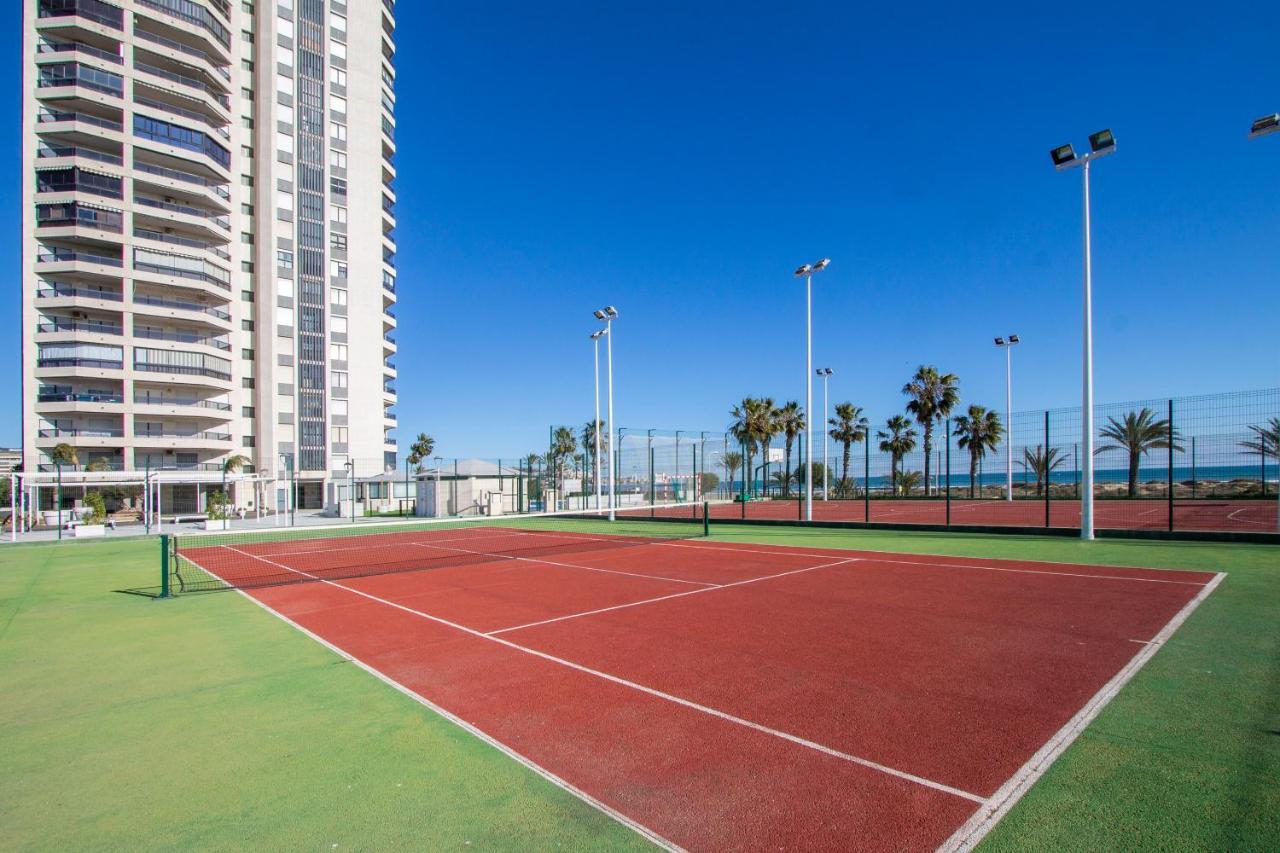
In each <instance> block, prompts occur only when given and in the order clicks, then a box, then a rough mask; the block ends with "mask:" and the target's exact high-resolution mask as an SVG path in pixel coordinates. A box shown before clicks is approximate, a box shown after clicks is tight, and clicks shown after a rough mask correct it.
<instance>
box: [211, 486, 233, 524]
mask: <svg viewBox="0 0 1280 853" xmlns="http://www.w3.org/2000/svg"><path fill="white" fill-rule="evenodd" d="M205 507H206V509H205V515H207V516H209V520H210V521H226V520H227V519H228V518H230V517H231V510H230V507H229V505H228V503H227V496H226V495H225V494H223V493H222V491H221V490H218V491H216V492H210V493H209V498H208V500H207V501H206V502H205Z"/></svg>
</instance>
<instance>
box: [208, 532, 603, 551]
mask: <svg viewBox="0 0 1280 853" xmlns="http://www.w3.org/2000/svg"><path fill="white" fill-rule="evenodd" d="M499 529H501V528H493V527H486V528H484V530H485V531H488V532H489V533H491V534H492V532H493V531H494V530H499ZM530 532H532V531H525V530H502V533H504V534H506V533H530ZM539 532H540V531H539ZM353 535H357V536H369V535H374V536H412V535H414V534H413V532H411V531H404V532H401V533H377V534H367V533H361V534H353ZM542 535H547V536H554V535H555V534H553V533H551V534H542ZM482 538H484V537H482V536H480V535H478V534H475V535H471V536H451V537H448V538H444V539H435V538H433V539H432V540H431V542H433V543H435V542H474V541H475V540H476V539H482ZM561 538H568V537H561ZM302 541H311V542H320V541H322V540H319V539H312V540H302ZM333 541H341V540H340V539H339V540H333ZM591 541H593V542H606V541H609V540H606V539H592V540H591ZM614 541H616V540H614ZM245 544H247V545H272V544H275V543H273V542H270V541H264V542H248V543H245ZM419 544H424V543H420V542H413V541H406V540H398V541H396V542H385V543H381V544H370V543H368V542H366V543H365V544H363V545H351V546H348V547H346V548H310V549H307V550H305V551H276V552H274V553H272V554H271V555H270V556H272V557H298V556H305V555H307V554H329V553H336V552H338V551H369V550H375V549H379V548H395V547H399V546H401V545H419ZM195 547H197V548H225V547H227V546H225V545H221V544H218V545H197V546H195Z"/></svg>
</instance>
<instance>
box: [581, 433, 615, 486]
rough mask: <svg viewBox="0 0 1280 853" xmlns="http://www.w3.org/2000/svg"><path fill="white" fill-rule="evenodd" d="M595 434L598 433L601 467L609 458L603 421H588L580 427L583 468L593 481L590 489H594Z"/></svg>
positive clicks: (607, 440) (606, 434)
mask: <svg viewBox="0 0 1280 853" xmlns="http://www.w3.org/2000/svg"><path fill="white" fill-rule="evenodd" d="M597 432H599V433H600V462H601V465H603V464H604V460H606V459H608V458H609V432H608V430H606V429H605V425H604V421H596V420H590V421H587V422H586V423H585V424H583V425H582V452H583V454H584V455H585V456H586V464H585V467H586V469H587V471H588V473H590V474H591V477H592V479H593V482H592V488H595V483H594V478H595V466H596V433H597Z"/></svg>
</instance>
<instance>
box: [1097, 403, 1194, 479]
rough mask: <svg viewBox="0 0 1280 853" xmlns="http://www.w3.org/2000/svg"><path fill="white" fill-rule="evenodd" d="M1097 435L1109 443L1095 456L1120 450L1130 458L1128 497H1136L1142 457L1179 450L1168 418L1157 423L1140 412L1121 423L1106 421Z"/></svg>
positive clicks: (1150, 414)
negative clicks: (1162, 451) (1156, 452)
mask: <svg viewBox="0 0 1280 853" xmlns="http://www.w3.org/2000/svg"><path fill="white" fill-rule="evenodd" d="M1098 435H1100V436H1102V437H1103V438H1106V439H1110V441H1111V443H1110V444H1104V445H1102V446H1101V447H1099V448H1098V449H1097V450H1095V451H1094V453H1105V452H1106V451H1108V450H1123V451H1125V452H1126V453H1128V454H1129V497H1131V498H1133V497H1137V495H1138V466H1139V464H1140V463H1141V462H1142V457H1143V456H1144V455H1146V454H1147V453H1149V452H1150V451H1152V450H1182V445H1181V444H1180V443H1179V441H1180V439H1181V436H1180V435H1179V434H1178V430H1177V429H1175V428H1173V427H1171V426H1170V424H1169V420H1168V418H1161V419H1157V418H1156V414H1155V412H1153V411H1151V410H1150V409H1148V408H1143V409H1141V410H1139V411H1136V412H1129V413H1128V414H1126V415H1125V416H1124V417H1123V418H1122V419H1120V420H1116V419H1115V418H1107V425H1106V426H1105V427H1103V428H1102V429H1100V430H1098Z"/></svg>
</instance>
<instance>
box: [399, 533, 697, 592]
mask: <svg viewBox="0 0 1280 853" xmlns="http://www.w3.org/2000/svg"><path fill="white" fill-rule="evenodd" d="M405 544H408V545H417V546H418V547H419V548H439V549H441V550H444V551H461V552H463V553H464V554H476V555H478V556H481V557H489V558H490V559H492V560H518V561H520V562H524V563H543V564H545V565H548V566H560V567H562V568H566V569H583V570H585V571H588V572H604V573H605V574H610V575H628V576H629V577H633V578H645V579H646V580H651V581H671V582H672V583H687V584H690V585H692V586H704V587H715V586H719V584H714V583H708V582H707V581H691V580H685V579H684V578H667V577H662V576H661V575H646V574H641V573H640V572H624V571H622V570H621V569H601V568H598V567H596V566H579V565H576V564H574V563H558V562H556V561H555V560H543V559H541V558H539V557H514V556H512V555H510V554H491V553H489V552H488V551H471V550H468V549H466V548H456V547H450V546H448V545H433V544H431V543H430V542H407V543H405Z"/></svg>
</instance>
